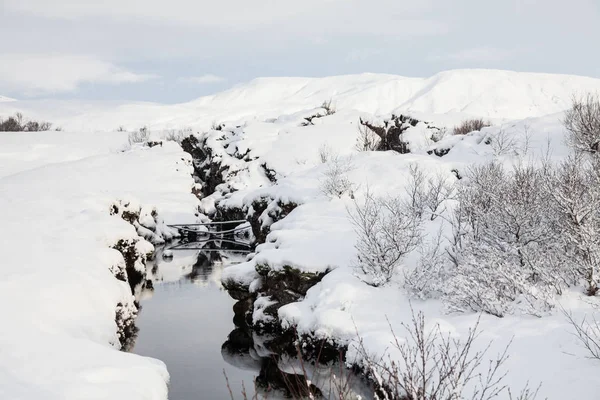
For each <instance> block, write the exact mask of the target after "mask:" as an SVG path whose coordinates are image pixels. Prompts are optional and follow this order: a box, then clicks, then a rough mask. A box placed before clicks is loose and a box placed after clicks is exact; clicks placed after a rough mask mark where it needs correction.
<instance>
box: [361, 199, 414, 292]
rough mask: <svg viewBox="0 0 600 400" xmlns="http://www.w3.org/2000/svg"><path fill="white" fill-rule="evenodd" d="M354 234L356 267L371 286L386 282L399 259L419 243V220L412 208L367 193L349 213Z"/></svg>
mask: <svg viewBox="0 0 600 400" xmlns="http://www.w3.org/2000/svg"><path fill="white" fill-rule="evenodd" d="M349 215H350V219H351V221H352V223H353V225H354V228H355V232H356V234H357V237H358V238H357V242H356V245H355V246H356V250H357V260H356V267H357V268H359V269H360V270H361V271H362V272H363V273H364V274H365V278H364V279H363V280H364V281H365V282H366V283H368V284H370V285H372V286H381V285H384V284H386V283H388V282H389V281H390V280H391V279H392V277H393V276H394V273H395V271H396V269H397V268H398V267H399V266H400V265H401V263H402V260H403V259H404V257H405V256H406V254H408V253H409V252H411V251H412V250H414V249H415V247H416V246H417V245H418V244H419V242H420V240H421V236H422V221H421V218H420V216H419V215H418V214H417V213H416V212H415V211H414V209H413V207H412V206H411V205H410V204H409V203H408V202H407V201H404V200H402V199H400V198H397V197H390V196H387V197H375V196H373V194H371V193H370V192H369V191H368V190H367V192H366V193H365V196H364V200H363V201H362V202H361V203H359V202H358V201H356V200H355V202H354V209H352V210H349Z"/></svg>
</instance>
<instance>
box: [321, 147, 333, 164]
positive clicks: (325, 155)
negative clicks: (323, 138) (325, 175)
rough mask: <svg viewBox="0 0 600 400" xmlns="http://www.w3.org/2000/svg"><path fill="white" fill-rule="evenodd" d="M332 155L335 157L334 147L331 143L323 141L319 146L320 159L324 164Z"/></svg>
mask: <svg viewBox="0 0 600 400" xmlns="http://www.w3.org/2000/svg"><path fill="white" fill-rule="evenodd" d="M332 157H334V154H333V149H332V148H331V146H330V145H329V143H323V144H322V145H321V147H319V161H321V163H322V164H325V163H326V162H327V161H329V160H330V159H331V158H332Z"/></svg>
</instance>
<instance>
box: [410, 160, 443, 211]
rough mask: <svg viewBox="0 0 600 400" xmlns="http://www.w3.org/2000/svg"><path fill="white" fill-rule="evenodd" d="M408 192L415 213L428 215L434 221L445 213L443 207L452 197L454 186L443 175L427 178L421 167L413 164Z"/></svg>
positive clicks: (438, 174)
mask: <svg viewBox="0 0 600 400" xmlns="http://www.w3.org/2000/svg"><path fill="white" fill-rule="evenodd" d="M406 192H407V194H408V198H409V201H410V204H411V206H412V207H413V209H414V210H415V212H416V213H417V214H418V215H419V216H423V215H424V214H428V215H429V219H430V220H431V221H433V220H435V219H436V218H437V217H438V216H439V215H440V214H441V213H442V212H443V211H444V210H443V209H442V205H443V204H444V203H445V202H446V200H448V199H450V198H451V197H452V195H453V192H454V185H453V184H452V183H450V182H448V180H447V178H446V177H445V176H444V175H443V174H442V173H437V174H434V175H433V176H430V177H427V176H426V174H425V172H424V171H423V169H422V168H421V167H419V165H417V164H411V165H410V167H409V180H408V185H407V187H406Z"/></svg>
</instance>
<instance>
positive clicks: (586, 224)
mask: <svg viewBox="0 0 600 400" xmlns="http://www.w3.org/2000/svg"><path fill="white" fill-rule="evenodd" d="M599 168H600V161H599V160H597V159H596V158H593V159H590V158H587V157H584V156H583V155H582V154H579V155H578V154H575V155H572V156H570V157H568V158H567V159H566V160H565V161H564V162H563V163H561V164H560V165H559V166H558V167H554V168H551V169H550V172H549V179H548V180H547V181H546V188H547V190H546V192H547V193H548V197H549V198H550V199H551V205H552V210H553V213H554V214H555V215H556V216H557V217H558V219H559V222H560V227H561V239H562V241H563V244H564V248H565V249H566V251H565V255H566V256H568V263H569V265H570V266H571V267H572V270H573V272H574V274H575V275H577V276H580V277H583V278H584V280H585V284H586V291H587V294H588V295H590V296H593V295H596V294H597V293H598V284H599V283H598V279H599V274H600V213H599V212H598V209H599V208H600V169H599Z"/></svg>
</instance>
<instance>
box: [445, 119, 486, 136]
mask: <svg viewBox="0 0 600 400" xmlns="http://www.w3.org/2000/svg"><path fill="white" fill-rule="evenodd" d="M488 126H492V125H491V124H490V123H489V122H488V121H484V120H482V119H468V120H465V121H463V122H462V123H461V124H460V125H458V126H455V127H454V129H453V130H452V134H453V135H466V134H467V133H470V132H474V131H480V130H482V129H483V128H485V127H488Z"/></svg>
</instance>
